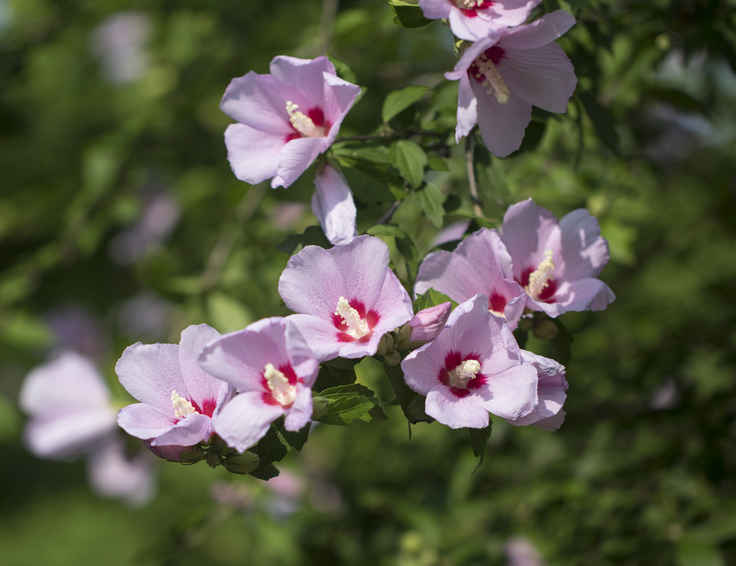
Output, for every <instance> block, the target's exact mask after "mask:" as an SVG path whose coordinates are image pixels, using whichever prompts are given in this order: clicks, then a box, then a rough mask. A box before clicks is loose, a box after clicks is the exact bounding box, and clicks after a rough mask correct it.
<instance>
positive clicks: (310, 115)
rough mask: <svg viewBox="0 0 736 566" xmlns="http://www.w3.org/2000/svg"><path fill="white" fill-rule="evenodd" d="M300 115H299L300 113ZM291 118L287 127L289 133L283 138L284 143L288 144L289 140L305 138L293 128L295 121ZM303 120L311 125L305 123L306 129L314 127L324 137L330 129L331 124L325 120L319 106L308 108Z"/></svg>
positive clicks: (304, 135)
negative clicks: (289, 130) (289, 127)
mask: <svg viewBox="0 0 736 566" xmlns="http://www.w3.org/2000/svg"><path fill="white" fill-rule="evenodd" d="M300 114H301V113H300ZM292 118H293V116H290V119H289V126H291V132H290V133H289V134H287V135H286V137H285V138H284V141H285V142H286V143H288V142H290V141H291V140H296V139H299V138H303V137H307V136H306V134H304V133H303V132H300V131H299V130H298V129H297V128H296V127H295V126H294V122H295V120H293V119H292ZM303 118H304V119H308V120H310V121H311V124H309V123H308V122H307V123H306V125H307V128H310V127H314V128H319V129H321V130H322V131H323V132H325V135H326V133H327V132H329V131H330V128H331V127H332V124H331V123H330V122H329V120H326V119H325V113H324V111H323V110H322V108H320V107H319V106H315V107H313V108H310V109H309V110H307V113H306V115H303ZM296 123H297V124H299V121H298V120H297V121H296Z"/></svg>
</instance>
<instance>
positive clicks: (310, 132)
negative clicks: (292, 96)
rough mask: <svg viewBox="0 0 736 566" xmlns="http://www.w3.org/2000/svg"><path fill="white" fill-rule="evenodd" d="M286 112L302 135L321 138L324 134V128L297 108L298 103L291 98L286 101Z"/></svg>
mask: <svg viewBox="0 0 736 566" xmlns="http://www.w3.org/2000/svg"><path fill="white" fill-rule="evenodd" d="M286 112H287V113H288V114H289V122H291V125H292V126H293V127H294V129H295V130H296V131H297V132H299V133H300V134H301V135H303V136H304V137H307V138H322V137H324V136H325V135H326V132H325V128H324V127H322V126H317V125H316V124H315V123H314V122H313V121H312V119H311V118H310V117H309V116H307V115H306V114H305V113H304V112H302V111H301V110H299V105H298V104H295V103H294V102H292V101H291V100H287V101H286Z"/></svg>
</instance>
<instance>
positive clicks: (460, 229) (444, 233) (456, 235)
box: [432, 220, 470, 247]
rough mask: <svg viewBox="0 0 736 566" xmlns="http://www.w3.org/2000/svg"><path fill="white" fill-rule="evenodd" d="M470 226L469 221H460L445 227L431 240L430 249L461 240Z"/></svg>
mask: <svg viewBox="0 0 736 566" xmlns="http://www.w3.org/2000/svg"><path fill="white" fill-rule="evenodd" d="M468 226H470V220H461V221H459V222H453V223H452V224H449V225H447V226H445V227H444V228H443V229H442V230H441V231H440V232H439V233H438V234H437V235H436V236H435V237H434V240H432V247H436V246H441V245H442V244H447V243H449V242H454V241H455V240H461V239H462V237H463V236H464V235H465V232H467V230H468Z"/></svg>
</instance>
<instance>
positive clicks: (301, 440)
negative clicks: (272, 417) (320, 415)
mask: <svg viewBox="0 0 736 566" xmlns="http://www.w3.org/2000/svg"><path fill="white" fill-rule="evenodd" d="M276 428H277V429H278V431H279V434H280V435H281V438H283V439H284V440H285V441H286V443H287V444H288V445H289V446H291V447H292V448H293V449H294V450H296V451H297V452H299V451H300V450H301V449H302V448H303V447H304V444H305V443H306V442H307V438H308V437H309V424H307V425H305V426H303V427H302V428H301V430H297V431H291V430H286V428H284V423H283V420H282V419H279V420H278V421H277V423H276Z"/></svg>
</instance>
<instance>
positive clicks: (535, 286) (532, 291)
mask: <svg viewBox="0 0 736 566" xmlns="http://www.w3.org/2000/svg"><path fill="white" fill-rule="evenodd" d="M554 270H555V262H554V261H552V251H551V250H547V251H545V252H544V260H543V261H542V263H540V264H539V266H538V267H537V268H536V269H535V270H534V271H532V273H531V274H530V275H529V284H528V285H527V286H526V287H525V288H524V290H525V291H526V292H527V293H528V294H529V296H530V297H532V298H534V299H536V298H538V297H539V295H540V294H541V293H542V291H544V289H545V288H546V287H547V285H549V280H550V277H551V275H552V272H553V271H554Z"/></svg>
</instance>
